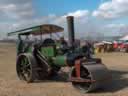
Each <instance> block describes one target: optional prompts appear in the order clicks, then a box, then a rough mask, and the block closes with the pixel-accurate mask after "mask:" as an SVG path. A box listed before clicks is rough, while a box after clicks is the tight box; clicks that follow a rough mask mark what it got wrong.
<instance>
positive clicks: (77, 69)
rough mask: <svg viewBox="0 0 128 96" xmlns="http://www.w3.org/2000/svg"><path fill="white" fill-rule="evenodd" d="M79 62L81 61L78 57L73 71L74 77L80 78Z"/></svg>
mask: <svg viewBox="0 0 128 96" xmlns="http://www.w3.org/2000/svg"><path fill="white" fill-rule="evenodd" d="M80 63H81V60H80V59H78V60H76V61H75V69H76V70H75V73H76V78H78V79H80V67H81V66H80Z"/></svg>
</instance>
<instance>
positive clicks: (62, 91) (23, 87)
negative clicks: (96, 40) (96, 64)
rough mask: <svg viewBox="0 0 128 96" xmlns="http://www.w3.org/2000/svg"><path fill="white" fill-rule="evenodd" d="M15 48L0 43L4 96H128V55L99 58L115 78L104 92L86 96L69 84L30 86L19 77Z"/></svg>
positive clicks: (0, 84)
mask: <svg viewBox="0 0 128 96" xmlns="http://www.w3.org/2000/svg"><path fill="white" fill-rule="evenodd" d="M15 51H16V48H15V44H7V43H6V44H5V43H0V96H128V95H127V94H128V53H105V54H98V55H97V57H101V58H102V60H103V63H104V64H105V65H106V66H107V67H108V69H109V70H110V72H111V74H112V77H113V78H112V82H111V84H110V85H109V86H107V87H106V88H104V89H100V90H97V91H95V92H92V93H89V94H82V93H80V92H79V91H77V90H76V89H74V88H73V87H72V85H71V83H69V82H62V81H61V82H53V81H52V82H40V83H32V84H27V83H25V82H23V81H20V80H19V79H18V77H17V75H16V70H15V69H16V68H15V61H16V52H15Z"/></svg>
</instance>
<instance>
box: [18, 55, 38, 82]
mask: <svg viewBox="0 0 128 96" xmlns="http://www.w3.org/2000/svg"><path fill="white" fill-rule="evenodd" d="M34 68H36V60H35V58H34V57H33V56H32V55H31V54H25V53H24V54H20V55H19V56H18V58H17V63H16V71H17V75H18V77H19V79H20V80H24V81H26V82H28V83H29V82H33V81H34V80H35V79H36V70H34Z"/></svg>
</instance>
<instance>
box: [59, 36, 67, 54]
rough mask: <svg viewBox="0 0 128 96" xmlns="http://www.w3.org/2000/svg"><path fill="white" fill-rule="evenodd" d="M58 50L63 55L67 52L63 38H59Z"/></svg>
mask: <svg viewBox="0 0 128 96" xmlns="http://www.w3.org/2000/svg"><path fill="white" fill-rule="evenodd" d="M59 42H60V49H61V51H62V52H63V53H65V52H66V51H67V48H68V44H67V42H66V40H65V39H64V37H61V38H60V40H59Z"/></svg>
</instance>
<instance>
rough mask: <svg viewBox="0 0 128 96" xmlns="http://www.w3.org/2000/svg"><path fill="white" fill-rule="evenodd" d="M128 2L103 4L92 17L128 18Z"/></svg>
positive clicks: (114, 0) (112, 0)
mask: <svg viewBox="0 0 128 96" xmlns="http://www.w3.org/2000/svg"><path fill="white" fill-rule="evenodd" d="M127 6H128V0H111V1H106V2H104V3H102V4H101V5H100V6H99V8H98V9H97V10H95V11H94V12H93V13H92V15H93V16H96V17H99V18H103V19H115V18H120V17H126V16H128V7H127Z"/></svg>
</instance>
